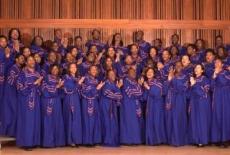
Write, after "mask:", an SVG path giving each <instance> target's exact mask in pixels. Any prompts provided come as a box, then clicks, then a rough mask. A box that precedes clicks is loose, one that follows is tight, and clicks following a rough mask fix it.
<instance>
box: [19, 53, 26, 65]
mask: <svg viewBox="0 0 230 155" xmlns="http://www.w3.org/2000/svg"><path fill="white" fill-rule="evenodd" d="M24 63H25V58H24V56H22V55H21V56H20V57H18V64H19V65H23V64H24Z"/></svg>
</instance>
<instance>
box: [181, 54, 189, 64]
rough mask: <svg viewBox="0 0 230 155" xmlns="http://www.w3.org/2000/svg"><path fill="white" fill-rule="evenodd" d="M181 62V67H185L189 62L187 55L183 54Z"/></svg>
mask: <svg viewBox="0 0 230 155" xmlns="http://www.w3.org/2000/svg"><path fill="white" fill-rule="evenodd" d="M181 63H182V65H183V67H186V66H188V65H189V64H190V60H189V57H188V56H187V55H184V56H183V57H182V59H181Z"/></svg>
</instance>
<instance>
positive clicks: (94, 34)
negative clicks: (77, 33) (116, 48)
mask: <svg viewBox="0 0 230 155" xmlns="http://www.w3.org/2000/svg"><path fill="white" fill-rule="evenodd" d="M99 38H100V33H99V31H94V32H93V39H96V40H98V39H99Z"/></svg>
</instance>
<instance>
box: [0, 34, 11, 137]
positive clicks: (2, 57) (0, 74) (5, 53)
mask: <svg viewBox="0 0 230 155" xmlns="http://www.w3.org/2000/svg"><path fill="white" fill-rule="evenodd" d="M9 57H10V49H9V48H8V47H7V38H6V36H0V101H2V100H3V93H4V83H5V81H6V79H5V76H6V66H7V63H8V60H9ZM2 109H3V104H2V103H0V124H1V121H2V117H3V116H2V114H3V111H2ZM0 128H1V130H2V126H1V125H0ZM0 134H1V132H0Z"/></svg>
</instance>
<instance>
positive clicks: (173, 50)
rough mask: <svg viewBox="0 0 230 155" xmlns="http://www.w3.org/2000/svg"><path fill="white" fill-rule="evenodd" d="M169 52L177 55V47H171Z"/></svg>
mask: <svg viewBox="0 0 230 155" xmlns="http://www.w3.org/2000/svg"><path fill="white" fill-rule="evenodd" d="M171 53H172V55H174V56H175V55H178V53H179V51H178V50H177V48H176V47H172V49H171Z"/></svg>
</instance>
